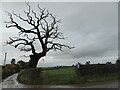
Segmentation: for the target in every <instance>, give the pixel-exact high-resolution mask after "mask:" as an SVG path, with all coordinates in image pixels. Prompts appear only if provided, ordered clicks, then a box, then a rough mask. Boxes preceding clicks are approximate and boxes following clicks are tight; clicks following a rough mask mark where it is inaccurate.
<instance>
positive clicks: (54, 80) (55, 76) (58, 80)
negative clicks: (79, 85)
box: [43, 67, 77, 84]
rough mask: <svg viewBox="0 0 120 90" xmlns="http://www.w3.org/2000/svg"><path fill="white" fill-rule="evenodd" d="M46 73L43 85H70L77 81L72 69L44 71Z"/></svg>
mask: <svg viewBox="0 0 120 90" xmlns="http://www.w3.org/2000/svg"><path fill="white" fill-rule="evenodd" d="M46 73H47V74H48V76H47V78H46V79H45V80H44V82H43V83H44V84H69V83H71V84H72V83H74V81H75V79H77V77H76V73H75V68H74V67H68V68H60V69H55V70H46Z"/></svg>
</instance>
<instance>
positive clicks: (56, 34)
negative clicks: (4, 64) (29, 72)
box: [5, 3, 73, 68]
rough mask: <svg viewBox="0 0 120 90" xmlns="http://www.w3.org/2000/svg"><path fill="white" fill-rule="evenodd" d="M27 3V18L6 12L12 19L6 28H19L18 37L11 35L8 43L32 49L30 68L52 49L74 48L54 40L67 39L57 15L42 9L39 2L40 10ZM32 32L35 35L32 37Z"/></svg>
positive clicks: (26, 50)
mask: <svg viewBox="0 0 120 90" xmlns="http://www.w3.org/2000/svg"><path fill="white" fill-rule="evenodd" d="M26 5H27V6H28V11H24V14H25V16H26V18H25V17H23V16H21V15H20V14H16V13H15V12H12V13H10V12H6V13H7V15H8V16H9V19H10V21H6V22H5V23H6V28H11V27H14V28H16V29H18V30H19V32H18V37H13V38H11V37H10V38H9V40H8V41H7V44H9V45H12V46H13V47H15V48H18V49H20V51H25V52H29V51H32V54H31V55H29V56H30V60H29V67H30V68H35V67H36V66H37V63H38V61H39V59H40V58H41V57H44V56H46V54H47V52H49V51H50V50H54V51H57V50H60V51H62V50H63V47H66V48H69V49H72V48H73V47H70V46H68V45H64V44H61V43H59V42H55V41H54V40H55V39H65V37H64V36H63V33H61V32H60V31H59V26H58V23H60V20H57V19H56V16H54V15H53V14H51V13H50V12H49V11H48V10H47V9H45V8H44V9H42V8H41V7H40V5H39V4H38V5H37V8H38V10H39V12H35V11H34V10H32V8H31V6H30V4H29V3H26ZM13 16H14V17H13ZM16 19H18V20H20V21H22V22H25V23H27V24H28V25H29V26H30V27H31V28H29V29H27V28H25V27H23V26H22V25H20V24H19V23H18V20H16ZM31 34H32V35H34V37H33V36H32V37H31ZM37 41H38V42H39V48H42V50H40V51H39V52H37V51H36V48H35V42H37ZM56 41H57V40H56Z"/></svg>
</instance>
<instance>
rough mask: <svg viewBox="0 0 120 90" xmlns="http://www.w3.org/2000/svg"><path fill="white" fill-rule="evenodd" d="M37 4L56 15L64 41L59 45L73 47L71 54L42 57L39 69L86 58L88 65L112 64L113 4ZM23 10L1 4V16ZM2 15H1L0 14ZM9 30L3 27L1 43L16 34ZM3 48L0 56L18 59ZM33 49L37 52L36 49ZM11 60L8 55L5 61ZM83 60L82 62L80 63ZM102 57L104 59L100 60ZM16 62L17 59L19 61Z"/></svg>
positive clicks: (19, 6)
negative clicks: (4, 53)
mask: <svg viewBox="0 0 120 90" xmlns="http://www.w3.org/2000/svg"><path fill="white" fill-rule="evenodd" d="M30 4H31V6H32V8H33V9H35V10H36V5H37V3H30ZM39 4H40V6H41V7H43V8H44V7H45V8H48V9H49V10H50V12H51V13H53V14H54V15H57V18H60V19H61V20H62V23H61V24H60V31H61V32H63V33H64V35H65V36H67V37H68V38H67V39H66V40H64V41H60V42H61V43H65V44H66V45H70V46H75V48H74V49H72V50H69V49H66V48H64V51H63V52H53V51H51V52H49V53H48V54H47V56H46V57H45V59H46V60H45V62H42V61H40V64H39V65H42V66H44V65H45V66H52V65H57V64H58V63H59V64H66V65H67V64H72V63H74V62H77V61H80V62H82V60H83V61H85V60H87V59H88V58H86V57H87V56H89V59H91V61H92V62H96V60H95V59H99V62H106V61H107V60H109V58H110V60H111V61H114V59H113V57H114V58H115V57H117V55H118V6H117V2H116V3H115V2H113V3H109V2H108V3H104V2H102V3H95V2H94V3H88V2H87V3H83V2H81V3H78V2H77V3H39ZM25 7H26V6H25V4H24V3H3V12H4V11H12V10H14V11H15V12H20V13H21V12H22V11H23V10H24V9H27V8H25ZM36 11H37V10H36ZM3 15H5V13H3ZM23 16H24V15H23ZM3 20H8V18H7V16H4V18H3ZM20 23H21V22H20ZM21 24H22V23H21ZM27 27H28V26H27ZM12 29H13V28H12ZM12 29H9V30H7V29H6V28H5V24H3V30H2V32H3V41H5V40H7V38H8V37H9V36H16V30H15V29H13V30H12ZM11 30H12V31H11ZM3 48H4V50H3V52H6V51H7V52H8V53H10V52H14V53H16V54H15V57H16V56H17V55H18V56H20V55H21V53H19V51H17V50H14V49H10V47H9V48H6V47H3ZM37 48H38V49H39V47H38V46H37ZM12 50H14V51H12ZM12 56H13V55H10V56H9V58H11V57H12ZM83 57H85V58H84V59H83ZM102 57H107V59H103V58H102ZM111 57H112V59H111ZM17 58H18V59H20V57H17ZM81 58H82V59H81ZM93 58H94V59H93ZM92 59H93V60H92ZM97 61H98V60H97Z"/></svg>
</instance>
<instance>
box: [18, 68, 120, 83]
mask: <svg viewBox="0 0 120 90" xmlns="http://www.w3.org/2000/svg"><path fill="white" fill-rule="evenodd" d="M118 76H119V75H118V73H111V74H105V75H103V76H90V75H86V76H82V77H78V76H77V75H76V71H75V67H66V68H59V69H53V70H44V71H41V69H39V68H37V69H26V70H22V71H21V72H20V73H19V75H18V80H19V81H20V82H22V83H24V84H32V85H37V84H41V85H67V84H85V83H92V82H93V83H94V82H104V81H108V80H117V79H118Z"/></svg>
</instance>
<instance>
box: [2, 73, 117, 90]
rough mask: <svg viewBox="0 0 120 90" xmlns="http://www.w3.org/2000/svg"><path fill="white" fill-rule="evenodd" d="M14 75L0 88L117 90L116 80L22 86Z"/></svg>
mask: <svg viewBox="0 0 120 90" xmlns="http://www.w3.org/2000/svg"><path fill="white" fill-rule="evenodd" d="M17 75H18V74H14V75H12V76H10V77H8V78H6V79H5V80H4V81H3V82H2V83H0V86H1V87H0V88H118V80H114V81H107V82H104V83H103V82H101V83H94V84H85V85H24V84H21V83H19V82H18V81H17Z"/></svg>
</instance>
